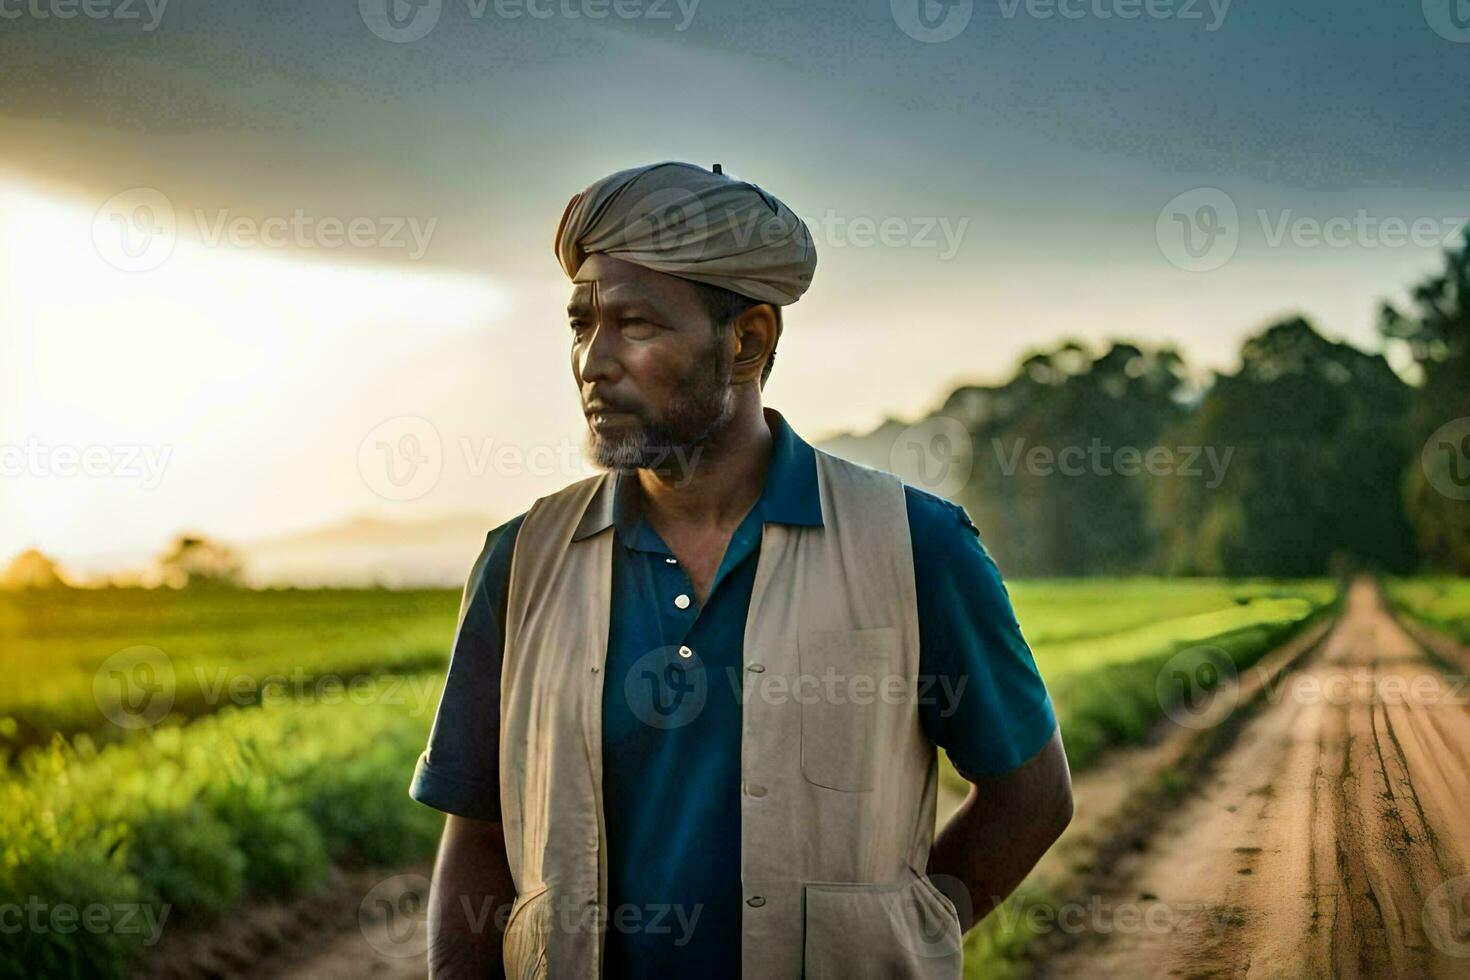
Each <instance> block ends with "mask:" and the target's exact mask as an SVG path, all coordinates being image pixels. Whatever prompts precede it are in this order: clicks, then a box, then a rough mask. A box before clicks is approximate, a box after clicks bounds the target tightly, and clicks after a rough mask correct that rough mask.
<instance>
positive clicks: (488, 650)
mask: <svg viewBox="0 0 1470 980" xmlns="http://www.w3.org/2000/svg"><path fill="white" fill-rule="evenodd" d="M522 516H524V515H522ZM521 520H522V517H518V518H516V519H515V520H513V521H510V522H509V523H507V524H504V525H502V526H501V527H498V528H496V529H495V530H494V531H491V532H490V534H489V535H488V536H487V537H486V539H485V547H484V549H483V550H482V551H481V552H480V557H479V558H477V559H476V560H475V564H474V567H473V568H472V569H471V570H470V575H469V578H468V579H467V580H466V582H465V588H464V594H463V596H462V598H461V600H460V607H459V622H458V625H457V627H456V629H455V634H454V652H453V654H452V656H451V657H450V661H449V676H448V677H447V678H446V679H445V681H444V693H443V694H442V695H441V696H440V699H439V708H438V711H437V712H436V713H435V715H434V727H433V730H432V731H431V732H430V734H429V745H428V748H427V750H426V751H425V752H424V753H423V754H422V755H421V756H420V757H419V761H418V765H417V767H416V768H415V769H414V774H413V781H412V783H411V784H410V785H409V790H408V794H409V796H411V797H413V798H414V799H415V800H417V801H419V802H420V803H423V804H424V805H426V806H430V807H433V808H434V809H436V810H442V811H443V812H445V813H452V814H455V815H456V816H461V817H473V818H475V819H479V820H499V819H500V666H501V662H502V660H503V657H504V649H505V626H504V624H505V607H506V601H507V594H508V587H509V583H510V559H511V555H512V554H513V553H514V550H515V537H516V533H517V532H518V531H519V530H520V524H521Z"/></svg>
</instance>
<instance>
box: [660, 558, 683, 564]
mask: <svg viewBox="0 0 1470 980" xmlns="http://www.w3.org/2000/svg"><path fill="white" fill-rule="evenodd" d="M664 561H665V562H667V563H668V564H670V565H677V564H679V559H677V558H665V559H664Z"/></svg>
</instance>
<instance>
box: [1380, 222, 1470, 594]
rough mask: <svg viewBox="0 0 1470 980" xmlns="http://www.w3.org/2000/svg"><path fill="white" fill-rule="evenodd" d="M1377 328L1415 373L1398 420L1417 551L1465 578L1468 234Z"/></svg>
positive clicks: (1469, 421)
mask: <svg viewBox="0 0 1470 980" xmlns="http://www.w3.org/2000/svg"><path fill="white" fill-rule="evenodd" d="M1379 330H1380V332H1381V333H1382V334H1383V336H1384V337H1385V338H1386V339H1388V340H1389V341H1390V342H1393V343H1398V344H1401V345H1403V347H1404V348H1406V349H1407V351H1408V353H1409V356H1410V357H1411V358H1412V359H1413V361H1414V364H1415V366H1416V367H1417V368H1418V372H1419V375H1420V378H1419V384H1418V386H1417V388H1416V389H1415V392H1414V399H1413V407H1412V410H1411V412H1410V414H1409V416H1408V418H1407V419H1406V422H1405V428H1406V433H1407V436H1408V440H1409V442H1410V444H1411V445H1412V446H1414V447H1416V452H1415V454H1414V456H1413V458H1412V459H1411V460H1410V461H1409V462H1408V463H1407V465H1406V467H1405V468H1404V470H1403V471H1402V479H1401V480H1400V481H1399V482H1400V486H1401V487H1402V490H1403V495H1404V506H1405V509H1406V510H1407V512H1408V515H1409V520H1410V522H1411V523H1412V525H1413V527H1414V532H1415V535H1416V538H1417V541H1418V546H1419V549H1420V551H1421V552H1422V554H1423V556H1424V561H1425V564H1426V565H1428V566H1430V567H1432V568H1435V569H1440V570H1443V571H1448V572H1453V573H1456V574H1460V575H1464V574H1470V501H1467V500H1466V499H1465V497H1464V494H1463V493H1460V492H1459V490H1460V489H1461V488H1463V487H1464V486H1465V477H1464V471H1465V470H1467V469H1470V231H1467V232H1466V237H1465V241H1463V242H1462V243H1461V244H1460V247H1459V249H1458V250H1450V251H1448V252H1446V253H1445V255H1444V267H1443V269H1442V271H1441V272H1439V273H1438V274H1435V275H1431V276H1429V277H1428V278H1426V279H1425V280H1424V281H1423V282H1421V283H1419V284H1418V285H1417V286H1415V287H1414V288H1413V289H1412V290H1411V291H1410V302H1409V304H1408V306H1407V308H1406V309H1405V310H1400V309H1398V308H1397V307H1395V306H1393V305H1392V304H1388V303H1385V304H1384V306H1383V310H1382V314H1381V316H1380V319H1379ZM1446 426H1448V427H1449V428H1448V429H1446V428H1445V427H1446ZM1445 433H1448V435H1443V434H1445ZM1437 434H1439V435H1437ZM1441 436H1443V437H1442V438H1441ZM1432 437H1433V438H1435V441H1436V443H1438V444H1436V445H1430V444H1429V440H1430V439H1431V438H1432Z"/></svg>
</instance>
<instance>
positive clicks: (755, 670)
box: [745, 664, 766, 674]
mask: <svg viewBox="0 0 1470 980" xmlns="http://www.w3.org/2000/svg"><path fill="white" fill-rule="evenodd" d="M745 669H746V670H748V671H750V672H751V673H752V674H759V673H761V672H762V671H764V670H765V669H766V665H765V664H751V665H750V666H748V667H746V668H745Z"/></svg>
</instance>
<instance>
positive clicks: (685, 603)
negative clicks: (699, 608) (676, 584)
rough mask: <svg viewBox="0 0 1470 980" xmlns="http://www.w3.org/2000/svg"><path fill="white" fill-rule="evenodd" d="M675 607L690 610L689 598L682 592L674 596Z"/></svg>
mask: <svg viewBox="0 0 1470 980" xmlns="http://www.w3.org/2000/svg"><path fill="white" fill-rule="evenodd" d="M674 605H676V606H678V607H679V608H680V609H688V608H689V597H688V596H687V595H684V594H683V593H682V592H681V593H680V594H679V595H676V596H674Z"/></svg>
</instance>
